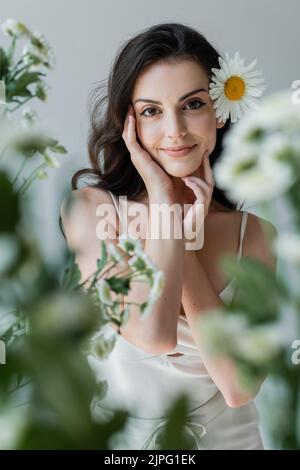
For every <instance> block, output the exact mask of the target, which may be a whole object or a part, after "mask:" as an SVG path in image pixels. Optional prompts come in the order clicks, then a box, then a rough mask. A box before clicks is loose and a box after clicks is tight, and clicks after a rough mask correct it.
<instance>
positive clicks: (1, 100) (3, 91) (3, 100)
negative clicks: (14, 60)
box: [0, 80, 6, 106]
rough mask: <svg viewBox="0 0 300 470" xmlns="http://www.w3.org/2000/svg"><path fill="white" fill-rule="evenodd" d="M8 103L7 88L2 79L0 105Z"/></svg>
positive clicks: (0, 81)
mask: <svg viewBox="0 0 300 470" xmlns="http://www.w3.org/2000/svg"><path fill="white" fill-rule="evenodd" d="M5 104H6V89H5V82H4V81H3V80H0V106H3V105H5Z"/></svg>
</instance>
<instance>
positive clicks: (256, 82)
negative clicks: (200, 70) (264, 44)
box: [209, 52, 266, 122]
mask: <svg viewBox="0 0 300 470" xmlns="http://www.w3.org/2000/svg"><path fill="white" fill-rule="evenodd" d="M218 62H219V64H220V68H219V69H217V68H212V69H211V72H212V77H211V80H210V83H209V96H210V98H211V100H212V101H213V107H214V109H215V114H216V117H217V118H222V119H223V120H226V119H227V118H228V117H229V116H230V118H231V121H232V122H236V121H237V120H239V119H240V118H241V117H242V115H243V113H244V112H245V111H246V110H248V109H251V108H252V107H255V105H256V103H255V100H256V99H257V98H259V97H260V96H261V95H262V93H263V91H264V90H265V89H266V87H265V85H264V79H263V78H262V76H261V71H255V70H253V68H254V67H255V65H256V63H257V59H254V60H253V61H252V62H251V63H250V64H249V65H247V66H245V65H244V59H242V58H241V57H240V54H239V52H236V53H235V55H234V57H233V58H230V56H229V54H228V52H226V54H225V58H223V57H218ZM231 77H232V78H233V77H234V79H233V80H232V81H231V82H230V81H229V82H228V80H230V79H231ZM243 82H244V83H243ZM225 91H226V94H225Z"/></svg>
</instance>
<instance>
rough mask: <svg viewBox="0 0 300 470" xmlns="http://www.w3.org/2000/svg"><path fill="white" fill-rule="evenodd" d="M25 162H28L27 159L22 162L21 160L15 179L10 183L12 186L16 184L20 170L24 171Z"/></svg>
mask: <svg viewBox="0 0 300 470" xmlns="http://www.w3.org/2000/svg"><path fill="white" fill-rule="evenodd" d="M27 161H28V159H27V158H24V160H23V162H22V164H21V166H20V169H19V171H18V173H17V174H16V177H15V179H14V180H13V182H12V185H14V184H15V183H16V181H17V179H18V178H19V176H20V174H21V172H22V170H23V169H24V167H25V165H26V163H27Z"/></svg>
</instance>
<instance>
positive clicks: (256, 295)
mask: <svg viewBox="0 0 300 470" xmlns="http://www.w3.org/2000/svg"><path fill="white" fill-rule="evenodd" d="M221 264H222V267H223V269H224V270H225V272H226V273H227V275H228V276H229V277H230V278H232V279H234V281H235V284H236V287H237V288H236V294H235V298H234V301H233V307H234V308H235V309H237V310H240V311H244V312H247V313H248V315H249V321H250V322H253V323H260V322H268V321H270V320H275V319H276V318H277V316H278V314H279V313H278V312H279V305H280V303H281V301H282V298H283V297H284V296H285V295H286V292H285V289H284V286H283V285H282V284H281V283H280V282H279V281H278V280H277V279H276V277H275V274H274V273H273V272H272V271H270V270H269V269H268V268H267V267H266V266H265V265H263V264H262V263H260V262H259V261H258V260H255V259H251V258H248V257H244V258H243V259H242V260H241V262H240V263H238V262H237V261H236V259H235V258H232V257H231V256H224V257H223V259H222V262H221Z"/></svg>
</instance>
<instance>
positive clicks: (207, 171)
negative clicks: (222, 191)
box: [203, 152, 215, 186]
mask: <svg viewBox="0 0 300 470" xmlns="http://www.w3.org/2000/svg"><path fill="white" fill-rule="evenodd" d="M203 171H204V179H205V181H206V182H207V183H208V184H209V185H210V186H214V184H215V181H214V176H213V172H212V169H211V166H210V161H209V153H208V152H207V154H206V156H205V158H204V162H203Z"/></svg>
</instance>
